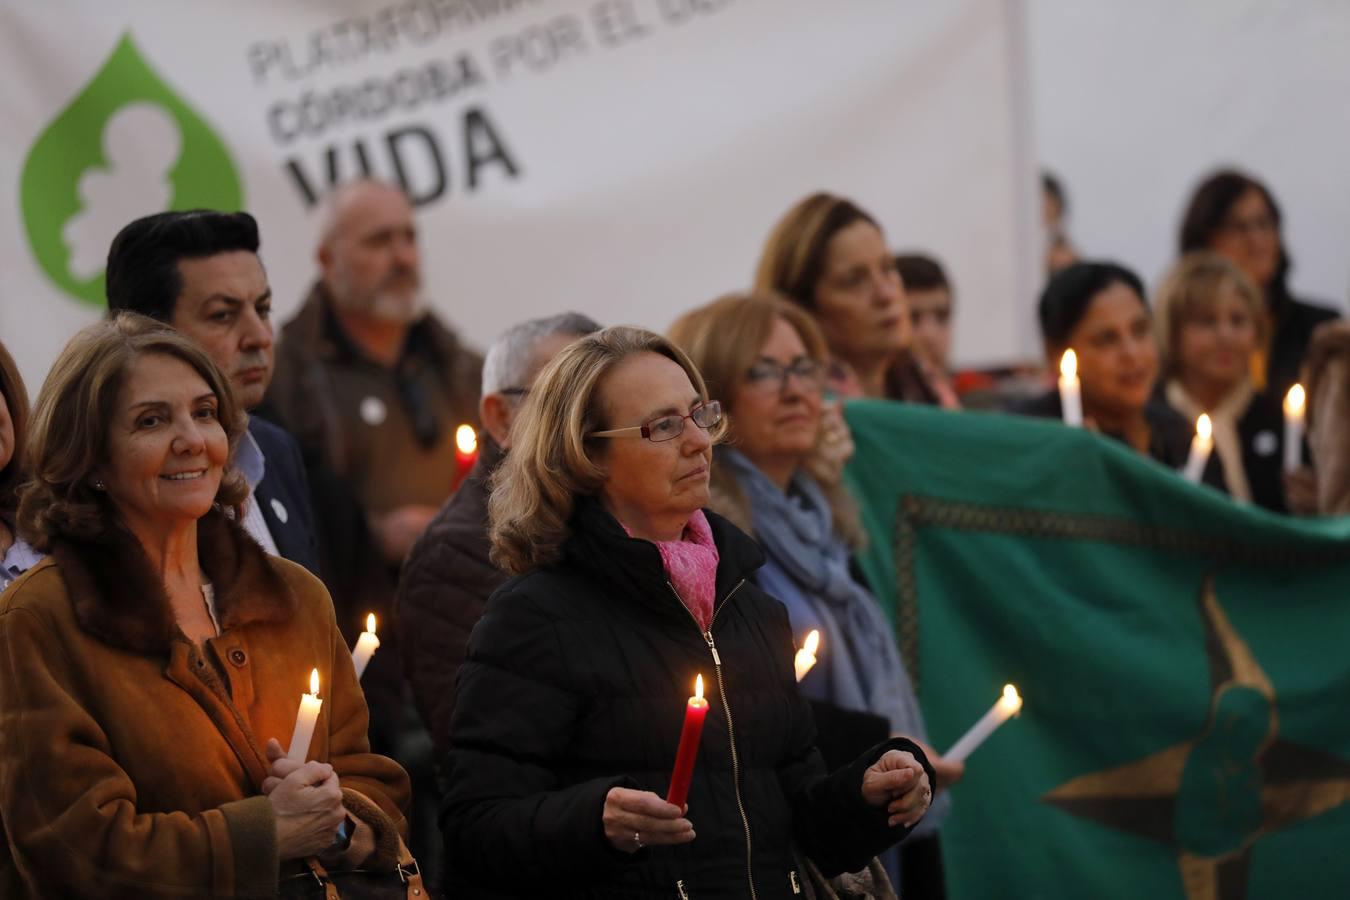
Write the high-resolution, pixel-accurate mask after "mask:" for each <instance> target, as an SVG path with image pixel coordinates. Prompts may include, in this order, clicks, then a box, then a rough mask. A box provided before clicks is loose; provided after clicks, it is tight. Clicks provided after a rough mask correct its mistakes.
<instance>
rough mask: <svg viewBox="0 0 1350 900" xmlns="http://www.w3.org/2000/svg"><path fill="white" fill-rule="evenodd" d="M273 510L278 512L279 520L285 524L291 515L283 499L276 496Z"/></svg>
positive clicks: (273, 501)
mask: <svg viewBox="0 0 1350 900" xmlns="http://www.w3.org/2000/svg"><path fill="white" fill-rule="evenodd" d="M272 512H274V513H276V514H277V521H278V522H280V523H281V524H282V525H285V524H286V520H287V519H289V518H290V517H291V514H290V513H288V512H286V507H284V506H282V505H281V501H280V500H278V499H277V498H276V497H273V498H272Z"/></svg>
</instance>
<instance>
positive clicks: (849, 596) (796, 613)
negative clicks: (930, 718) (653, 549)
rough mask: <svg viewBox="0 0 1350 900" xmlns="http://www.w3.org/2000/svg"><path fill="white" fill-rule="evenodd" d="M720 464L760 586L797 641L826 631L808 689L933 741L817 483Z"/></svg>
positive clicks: (735, 456) (942, 807)
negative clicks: (732, 485)
mask: <svg viewBox="0 0 1350 900" xmlns="http://www.w3.org/2000/svg"><path fill="white" fill-rule="evenodd" d="M717 461H718V462H719V463H720V464H722V465H725V466H728V467H729V468H730V469H731V471H732V472H733V473H734V474H735V476H736V480H737V481H738V482H739V483H740V485H741V488H742V489H743V490H744V491H745V494H746V496H747V498H748V499H749V500H750V510H751V517H752V520H753V523H754V529H755V538H756V540H758V541H759V543H760V545H761V546H762V547H763V548H764V552H765V554H766V555H767V556H768V563H767V564H766V565H765V566H764V567H763V568H762V569H760V570H759V572H758V573H757V577H756V580H757V581H758V582H759V586H760V587H761V588H763V589H764V590H765V591H766V592H767V593H768V594H770V595H771V596H773V597H774V598H776V599H778V600H780V601H782V602H783V604H784V605H785V606H786V607H787V609H788V616H789V618H790V619H791V622H792V630H793V634H794V636H795V639H796V642H797V643H798V644H800V643H801V641H802V639H803V637H805V635H806V633H807V632H808V631H810V630H811V629H812V628H818V629H820V633H821V650H820V652H819V653H818V654H817V662H816V666H815V668H813V669H812V670H811V672H810V673H809V674H808V675H807V676H806V677H805V678H804V679H803V680H802V684H801V687H802V693H804V694H806V695H807V696H808V697H814V698H816V699H820V700H825V701H828V702H830V703H833V704H835V705H836V706H841V707H843V708H845V709H852V710H859V711H862V712H870V713H872V714H874V715H878V716H882V717H883V718H885V719H886V720H887V721H889V722H890V725H891V731H892V733H895V734H901V735H904V736H906V737H911V738H917V739H919V740H921V741H924V742H925V743H927V741H928V731H927V729H926V728H925V727H924V723H923V712H922V711H921V710H920V708H919V701H918V698H917V697H916V696H915V695H914V686H913V684H912V683H911V682H910V680H909V673H908V672H907V671H906V670H905V666H904V663H903V662H902V661H901V659H900V650H899V648H898V647H897V646H896V643H895V640H894V638H893V637H892V636H891V627H890V623H889V622H888V621H887V620H886V616H885V614H884V613H883V612H882V611H881V607H880V606H879V605H878V604H877V601H876V599H875V598H874V597H873V596H872V594H871V592H869V591H868V590H867V589H866V588H865V587H863V586H862V585H860V584H859V583H858V582H857V581H855V580H854V579H853V576H852V574H851V573H850V572H849V550H848V547H847V546H846V545H845V544H844V542H843V540H842V539H840V537H839V536H838V535H837V534H835V533H834V526H833V522H832V520H831V513H830V504H829V501H828V500H827V499H826V497H825V493H824V491H822V490H821V488H820V485H818V484H817V483H816V482H815V480H814V479H812V478H811V477H810V476H809V475H807V474H806V473H805V472H803V471H801V470H798V472H797V473H796V474H795V475H794V476H793V478H792V482H791V484H790V485H789V486H788V491H787V493H784V492H783V491H782V490H780V489H779V488H778V486H777V485H775V484H774V483H773V482H772V481H770V480H769V478H768V476H766V475H765V474H764V473H763V472H761V471H760V470H759V468H758V467H757V466H755V464H754V463H752V462H750V460H749V459H747V458H746V457H745V456H744V455H743V454H741V453H739V452H738V451H736V450H732V449H730V448H727V447H720V448H718V451H717ZM949 803H950V800H949V798H948V796H947V792H945V791H944V792H942V793H941V794H939V795H938V796H937V797H936V798H935V799H934V803H933V807H932V809H931V810H929V813H928V815H927V816H925V817H924V820H923V822H922V823H921V825H920V827H919V829H918V831H921V832H924V833H928V832H931V831H933V830H934V829H935V828H936V826H937V824H938V822H939V821H940V820H941V819H942V818H943V817H944V816H945V814H946V810H947V806H948V805H949Z"/></svg>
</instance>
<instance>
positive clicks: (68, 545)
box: [52, 509, 297, 655]
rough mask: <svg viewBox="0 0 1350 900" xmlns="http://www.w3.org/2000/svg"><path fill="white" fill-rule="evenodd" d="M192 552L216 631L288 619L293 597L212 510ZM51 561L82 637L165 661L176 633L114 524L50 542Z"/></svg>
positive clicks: (258, 553) (148, 570)
mask: <svg viewBox="0 0 1350 900" xmlns="http://www.w3.org/2000/svg"><path fill="white" fill-rule="evenodd" d="M197 554H198V558H199V559H200V562H201V567H202V573H203V574H204V575H205V576H206V577H207V578H209V579H210V580H211V584H212V586H213V587H214V589H215V601H216V613H217V618H218V619H219V620H220V625H221V630H222V631H224V630H228V629H231V628H238V627H240V626H243V625H247V624H250V623H253V622H284V621H287V620H289V619H290V618H291V617H292V616H293V615H294V614H295V610H296V608H297V601H296V598H295V595H294V594H293V593H292V592H291V589H290V587H289V586H288V585H287V584H286V582H285V580H284V579H283V578H282V577H281V575H280V574H279V573H278V572H277V570H276V569H275V568H274V567H273V565H272V562H271V561H270V560H269V559H268V556H267V554H266V553H265V552H264V551H263V549H262V548H261V547H259V546H258V545H257V544H256V543H255V542H254V541H253V539H252V538H250V537H249V536H248V534H247V533H245V532H244V530H243V528H242V527H240V526H239V525H238V524H237V523H235V522H234V521H232V520H230V519H227V518H226V517H225V515H224V514H223V513H221V512H220V511H218V510H214V509H213V510H212V511H211V512H209V513H207V514H206V515H205V516H203V517H202V518H201V519H200V520H199V521H198V522H197ZM52 556H53V558H54V559H55V560H56V562H57V564H58V565H59V566H60V570H61V577H62V579H63V580H64V581H65V583H66V590H67V592H68V593H69V595H70V602H71V607H72V609H73V611H74V614H75V620H76V621H77V622H78V623H79V624H80V627H81V628H83V629H84V630H85V631H86V632H88V633H89V634H90V635H92V636H94V637H96V638H98V639H99V640H101V641H103V642H104V643H106V644H109V645H111V646H114V647H120V648H122V649H124V650H132V651H135V652H137V653H144V654H149V655H167V654H168V652H169V648H170V646H171V645H172V643H173V641H175V640H177V639H179V638H180V636H181V635H182V631H181V630H180V629H179V628H178V624H177V622H176V621H175V619H174V615H173V609H172V607H171V606H170V605H169V597H168V595H167V594H166V593H165V591H164V584H163V582H162V581H161V580H160V577H159V573H157V572H156V571H155V570H154V568H153V567H152V566H151V564H150V559H149V557H147V556H146V555H145V551H144V550H143V549H142V548H141V544H140V541H138V540H137V539H136V537H135V536H134V535H133V534H132V533H131V532H130V531H129V530H128V529H127V528H126V526H124V525H122V524H121V523H120V522H116V523H115V524H114V525H112V527H111V528H109V530H108V531H107V532H106V533H105V534H104V535H102V536H101V537H99V538H96V539H94V540H88V541H84V540H70V539H60V540H57V541H55V542H54V544H53V547H52Z"/></svg>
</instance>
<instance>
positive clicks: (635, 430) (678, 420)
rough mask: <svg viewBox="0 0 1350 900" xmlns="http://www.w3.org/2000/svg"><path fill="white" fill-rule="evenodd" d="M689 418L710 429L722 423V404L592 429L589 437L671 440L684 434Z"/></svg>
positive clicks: (717, 402) (711, 402)
mask: <svg viewBox="0 0 1350 900" xmlns="http://www.w3.org/2000/svg"><path fill="white" fill-rule="evenodd" d="M685 419H689V420H690V421H692V422H693V423H694V424H695V425H697V426H698V427H699V428H702V429H703V430H704V431H711V430H712V429H714V428H716V427H717V426H718V425H720V424H722V404H721V402H720V401H717V400H709V401H708V402H707V403H704V404H701V405H699V406H696V407H694V408H693V409H691V410H690V411H689V415H687V416H661V417H660V418H658V419H652V420H651V421H650V422H646V423H644V424H642V425H630V426H629V427H627V428H610V429H608V430H606V431H592V432H591V437H602V438H616V437H644V438H646V439H647V440H649V441H651V442H652V443H653V444H660V443H663V442H665V441H673V440H675V438H677V437H679V436H680V435H682V434H684V420H685Z"/></svg>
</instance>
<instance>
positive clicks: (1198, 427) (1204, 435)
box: [1195, 413, 1214, 441]
mask: <svg viewBox="0 0 1350 900" xmlns="http://www.w3.org/2000/svg"><path fill="white" fill-rule="evenodd" d="M1195 433H1196V434H1198V435H1200V439H1201V440H1205V441H1207V440H1209V439H1210V436H1211V435H1213V434H1214V425H1213V423H1211V422H1210V421H1209V416H1207V415H1205V414H1204V413H1201V414H1200V418H1198V419H1196V420H1195Z"/></svg>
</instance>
